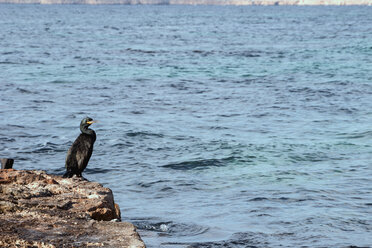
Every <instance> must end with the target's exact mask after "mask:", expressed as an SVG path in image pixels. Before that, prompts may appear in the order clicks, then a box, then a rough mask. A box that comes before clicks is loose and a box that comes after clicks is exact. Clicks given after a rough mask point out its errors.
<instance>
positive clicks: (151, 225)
mask: <svg viewBox="0 0 372 248" xmlns="http://www.w3.org/2000/svg"><path fill="white" fill-rule="evenodd" d="M131 222H132V223H133V224H134V225H135V226H136V227H137V228H138V229H140V230H146V231H154V232H159V233H161V234H162V235H163V236H164V235H171V234H172V235H175V236H184V237H191V236H196V235H200V234H203V233H205V232H207V231H208V230H209V228H208V227H205V226H200V225H197V224H191V223H190V224H186V223H175V222H173V221H165V222H154V221H151V220H131Z"/></svg>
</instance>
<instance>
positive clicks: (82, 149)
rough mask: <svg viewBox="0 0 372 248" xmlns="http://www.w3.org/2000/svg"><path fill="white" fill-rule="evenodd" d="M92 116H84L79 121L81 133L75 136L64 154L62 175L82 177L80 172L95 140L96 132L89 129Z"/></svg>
mask: <svg viewBox="0 0 372 248" xmlns="http://www.w3.org/2000/svg"><path fill="white" fill-rule="evenodd" d="M94 122H96V121H94V120H93V119H92V118H89V117H86V118H84V119H83V120H82V121H81V123H80V131H81V134H80V135H79V137H77V138H76V140H75V142H74V143H73V144H72V146H71V147H70V149H69V150H68V152H67V156H66V173H65V174H64V175H63V177H72V176H73V175H76V176H77V177H82V176H81V173H82V172H83V170H84V169H85V168H86V167H87V165H88V162H89V159H90V156H92V152H93V145H94V142H95V141H96V133H95V132H94V130H92V129H89V126H90V125H91V124H93V123H94Z"/></svg>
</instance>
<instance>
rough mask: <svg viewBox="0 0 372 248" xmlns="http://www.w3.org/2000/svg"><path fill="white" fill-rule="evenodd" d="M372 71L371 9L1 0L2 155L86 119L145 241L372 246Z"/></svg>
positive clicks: (100, 175)
mask: <svg viewBox="0 0 372 248" xmlns="http://www.w3.org/2000/svg"><path fill="white" fill-rule="evenodd" d="M371 69H372V9H371V7H278V6H275V7H221V6H220V7H216V6H215V7H213V6H79V5H67V6H53V5H52V6H40V5H0V157H12V158H15V160H16V161H15V165H14V167H15V168H18V169H42V170H46V171H47V172H49V173H54V174H62V173H63V171H64V159H65V154H66V152H67V150H68V147H69V146H70V145H71V144H72V141H73V140H74V139H75V138H76V137H77V135H78V134H79V123H80V120H81V119H82V118H83V117H85V116H87V115H88V116H90V117H92V118H95V119H98V120H99V121H100V122H99V123H98V124H94V125H93V126H92V127H93V128H94V129H95V130H96V133H97V142H96V145H95V150H94V153H93V156H92V158H91V161H90V163H89V165H88V168H87V169H86V171H85V177H86V178H87V179H89V180H93V181H98V182H100V183H102V184H103V185H105V186H107V187H110V188H111V189H112V190H113V191H114V195H115V200H116V202H117V203H118V204H119V205H120V207H121V210H122V215H123V219H124V220H126V221H131V222H133V223H135V224H136V225H137V226H138V227H139V229H140V232H141V235H142V238H143V239H144V240H145V242H146V243H147V245H148V247H192V248H196V247H198V248H204V247H208V248H209V247H229V248H230V247H231V248H236V247H239V248H240V247H279V246H282V247H348V246H359V247H363V246H364V247H368V246H372V235H371V232H372V180H371V178H372V169H371V160H372V125H371V123H372V72H371Z"/></svg>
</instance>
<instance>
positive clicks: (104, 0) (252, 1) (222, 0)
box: [0, 0, 372, 6]
mask: <svg viewBox="0 0 372 248" xmlns="http://www.w3.org/2000/svg"><path fill="white" fill-rule="evenodd" d="M0 3H11V4H127V5H132V4H133V5H135V4H157V5H177V4H178V5H301V6H306V5H338V6H340V5H369V6H371V5H372V0H0Z"/></svg>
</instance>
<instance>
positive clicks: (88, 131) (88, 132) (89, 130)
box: [80, 127, 96, 135]
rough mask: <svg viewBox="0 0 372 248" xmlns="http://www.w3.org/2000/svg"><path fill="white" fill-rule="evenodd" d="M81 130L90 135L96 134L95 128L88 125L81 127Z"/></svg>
mask: <svg viewBox="0 0 372 248" xmlns="http://www.w3.org/2000/svg"><path fill="white" fill-rule="evenodd" d="M80 131H81V132H82V133H85V134H88V135H94V134H96V133H95V132H94V130H92V129H89V128H87V127H80Z"/></svg>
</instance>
